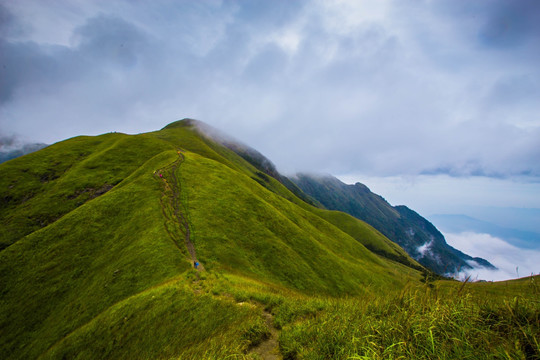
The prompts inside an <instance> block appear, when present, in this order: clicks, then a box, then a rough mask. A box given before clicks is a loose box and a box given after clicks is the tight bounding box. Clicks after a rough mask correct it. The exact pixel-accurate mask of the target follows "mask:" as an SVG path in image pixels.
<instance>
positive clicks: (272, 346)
mask: <svg viewBox="0 0 540 360" xmlns="http://www.w3.org/2000/svg"><path fill="white" fill-rule="evenodd" d="M263 314H264V318H265V321H266V326H267V327H268V330H270V336H269V337H268V338H267V339H265V340H263V341H262V342H261V343H260V344H258V345H257V346H255V347H254V348H253V349H251V353H252V354H257V355H258V356H259V357H260V358H261V359H263V360H281V359H282V357H281V354H280V353H279V347H278V346H279V343H278V338H279V331H278V329H277V328H276V327H275V326H274V316H273V315H272V314H271V313H270V312H268V311H266V310H265V311H264V313H263Z"/></svg>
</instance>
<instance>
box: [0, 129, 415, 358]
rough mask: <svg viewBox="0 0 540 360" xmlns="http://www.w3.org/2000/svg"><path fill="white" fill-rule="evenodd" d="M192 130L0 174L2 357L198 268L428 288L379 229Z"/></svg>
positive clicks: (53, 154) (321, 282) (48, 152)
mask: <svg viewBox="0 0 540 360" xmlns="http://www.w3.org/2000/svg"><path fill="white" fill-rule="evenodd" d="M198 125H199V123H198V122H195V121H193V120H184V121H179V122H176V123H173V124H170V125H168V126H166V127H165V128H164V129H162V130H161V131H156V132H153V133H146V134H140V135H125V134H119V133H114V134H105V135H101V136H96V137H89V136H80V137H76V138H72V139H68V140H66V141H63V142H60V143H57V144H54V145H51V146H49V147H47V148H45V149H42V150H40V151H37V152H34V153H31V154H28V155H26V156H23V157H19V158H16V159H13V160H10V161H8V162H6V163H4V164H2V165H0V166H1V167H0V169H1V171H2V174H3V176H2V177H1V179H0V191H1V193H0V199H2V201H1V202H0V210H1V211H0V224H1V232H0V244H1V248H2V249H3V250H2V251H1V252H0V276H1V279H2V283H1V288H2V293H1V295H2V299H1V300H2V304H3V305H2V309H1V310H0V312H1V314H0V325H1V328H3V329H9V331H6V333H5V334H4V335H3V336H2V340H1V341H2V346H1V348H2V349H3V350H4V353H6V352H7V353H8V354H11V353H14V354H18V355H17V356H15V357H20V358H33V357H36V356H38V355H39V354H45V353H47V351H49V350H50V349H51V346H53V345H55V344H57V343H58V342H60V341H63V340H62V339H66V336H68V335H69V336H79V335H77V334H83V333H84V332H85V331H86V330H87V329H86V327H85V324H87V323H89V322H92V321H98V320H97V319H98V317H99V316H100V314H102V313H103V312H107V311H112V309H113V308H114V307H115V306H116V305H115V304H123V305H122V306H128V307H134V308H138V307H141V309H142V308H144V307H145V306H150V305H149V304H148V303H147V302H148V301H150V299H146V298H145V297H143V298H141V297H140V296H139V295H137V294H141V296H142V294H146V291H150V289H155V288H156V287H160V286H161V285H160V284H167V283H168V281H170V280H171V279H173V278H176V277H178V276H183V275H182V274H185V273H186V272H187V271H189V270H190V269H191V267H192V266H191V264H192V263H193V262H194V261H198V262H200V263H201V267H202V268H203V269H205V270H206V271H210V272H212V273H218V274H219V273H229V274H237V275H240V276H245V277H248V278H253V279H257V281H263V282H266V283H269V284H275V286H280V287H285V288H289V289H293V290H295V291H300V292H303V293H306V294H328V295H332V294H333V295H338V294H350V295H353V294H361V293H365V292H366V291H367V289H371V290H370V291H376V290H377V289H381V288H384V287H387V286H390V285H392V284H394V286H399V284H403V283H404V282H406V281H410V280H414V279H420V278H421V277H422V275H421V273H420V272H419V271H418V269H422V268H421V266H420V265H419V264H418V263H416V262H415V261H414V260H413V259H411V258H409V257H408V256H407V254H406V253H405V252H404V251H403V250H402V249H400V248H399V247H398V246H396V245H395V244H393V243H392V242H391V241H389V240H388V239H386V238H385V237H384V236H383V235H381V234H380V233H379V232H377V231H376V230H374V229H373V228H372V227H371V226H369V225H367V224H365V223H364V222H362V221H359V220H357V219H355V218H353V217H352V216H349V215H347V214H343V213H335V212H330V211H328V210H323V209H319V208H316V207H313V206H311V205H309V204H307V203H306V202H304V201H303V200H301V199H300V198H298V197H297V196H295V195H294V194H293V193H292V192H291V191H289V190H288V189H287V188H286V187H285V186H283V185H282V183H280V182H279V181H277V180H276V179H274V178H273V177H271V176H268V175H266V174H265V173H262V172H261V171H260V170H259V169H257V168H256V167H254V166H253V165H252V164H251V163H250V162H248V161H246V160H245V159H244V158H243V157H241V156H239V155H237V153H235V152H233V151H231V150H230V149H229V148H227V147H225V146H223V145H221V144H219V143H218V142H216V141H213V140H212V139H211V137H210V136H206V135H204V134H203V133H202V132H201V131H200V126H198ZM259 165H260V164H259ZM259 167H260V166H259ZM364 244H366V245H368V246H370V248H375V249H380V251H378V254H382V256H380V255H377V254H374V253H373V252H371V251H369V250H368V249H367V248H366V246H365V245H364ZM385 255H388V256H387V257H385ZM394 259H399V260H400V262H396V261H394ZM165 289H166V288H162V289H161V290H163V291H165ZM152 291H153V290H152ZM156 291H157V290H156ZM167 291H168V290H167ZM141 301H142V302H141ZM163 301H165V300H163ZM160 306H161V305H160ZM58 319H62V321H58ZM81 336H82V335H81ZM62 346H64V345H62ZM17 349H19V350H17ZM20 349H22V350H20Z"/></svg>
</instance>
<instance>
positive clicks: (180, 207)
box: [154, 149, 205, 271]
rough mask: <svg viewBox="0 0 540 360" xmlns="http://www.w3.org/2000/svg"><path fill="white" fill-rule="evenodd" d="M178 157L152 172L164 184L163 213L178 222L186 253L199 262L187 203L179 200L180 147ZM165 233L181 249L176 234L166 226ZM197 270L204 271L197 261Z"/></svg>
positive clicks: (180, 190) (183, 158)
mask: <svg viewBox="0 0 540 360" xmlns="http://www.w3.org/2000/svg"><path fill="white" fill-rule="evenodd" d="M177 153H178V159H176V160H175V161H173V162H172V163H170V164H169V165H167V166H166V167H164V168H161V169H158V170H156V171H155V172H154V176H155V177H156V178H157V179H158V180H161V181H162V182H163V184H164V190H163V194H162V197H161V208H162V212H163V215H164V216H165V217H166V218H168V219H170V220H172V221H173V222H174V223H176V224H178V225H179V227H180V232H181V233H182V234H184V245H185V247H186V249H187V251H188V254H189V256H190V258H191V263H192V264H194V263H195V262H199V261H198V260H197V253H196V252H195V246H194V245H193V242H191V229H190V228H189V222H188V216H187V204H182V202H181V201H180V196H181V193H182V185H181V182H180V180H179V179H178V177H177V176H176V172H177V170H178V169H179V168H180V165H182V163H183V162H184V161H185V157H184V154H182V151H181V150H180V149H177ZM167 205H168V206H169V207H170V208H171V210H172V217H173V218H172V219H171V218H170V216H169V214H167V211H166V210H165V207H166V206H167ZM166 230H167V233H168V234H169V236H170V237H171V239H172V240H173V242H174V244H175V245H176V247H177V248H178V249H179V250H180V251H182V248H181V247H180V244H179V241H178V239H177V236H175V234H174V233H172V232H171V231H170V230H169V229H168V228H167V227H166ZM197 270H198V271H205V270H204V266H203V265H202V264H201V263H200V262H199V266H198V267H197Z"/></svg>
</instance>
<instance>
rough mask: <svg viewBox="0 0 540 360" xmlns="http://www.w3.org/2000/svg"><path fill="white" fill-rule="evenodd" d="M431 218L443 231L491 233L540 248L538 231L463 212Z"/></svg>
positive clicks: (510, 241)
mask: <svg viewBox="0 0 540 360" xmlns="http://www.w3.org/2000/svg"><path fill="white" fill-rule="evenodd" d="M429 218H430V219H431V220H432V221H433V222H435V223H437V226H438V227H439V228H440V229H441V230H442V231H444V232H447V233H462V232H475V233H481V234H490V235H492V236H494V237H498V238H501V239H504V240H506V241H508V242H509V243H510V244H512V245H514V246H517V247H520V248H524V249H539V248H540V234H539V233H537V232H533V231H525V230H518V229H512V228H507V227H504V226H500V225H497V224H493V223H491V222H489V221H483V220H479V219H476V218H474V217H471V216H467V215H462V214H436V215H430V216H429Z"/></svg>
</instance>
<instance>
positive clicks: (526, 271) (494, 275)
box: [444, 232, 540, 281]
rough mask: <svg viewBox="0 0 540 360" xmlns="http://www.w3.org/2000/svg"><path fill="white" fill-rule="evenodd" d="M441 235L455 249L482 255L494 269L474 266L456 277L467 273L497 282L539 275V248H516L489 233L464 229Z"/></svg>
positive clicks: (479, 278) (474, 277)
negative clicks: (455, 232) (462, 231)
mask: <svg viewBox="0 0 540 360" xmlns="http://www.w3.org/2000/svg"><path fill="white" fill-rule="evenodd" d="M444 236H445V238H446V241H447V243H448V244H450V245H451V246H453V247H455V248H456V249H458V250H461V251H463V252H464V253H466V254H468V255H470V256H473V257H481V258H484V259H486V260H488V261H489V262H490V263H492V264H493V265H494V266H496V267H497V268H498V270H488V269H485V268H480V267H478V268H474V269H472V270H468V271H465V272H464V273H462V274H461V275H460V277H466V276H468V275H471V280H488V281H499V280H508V279H515V278H517V277H518V276H519V277H523V276H528V275H531V273H532V274H540V251H535V250H530V249H520V248H517V247H515V246H512V245H510V244H508V243H507V242H505V241H504V240H502V239H499V238H496V237H493V236H491V235H489V234H477V233H471V232H465V233H460V234H445V235H444ZM471 265H474V264H472V263H471Z"/></svg>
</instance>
